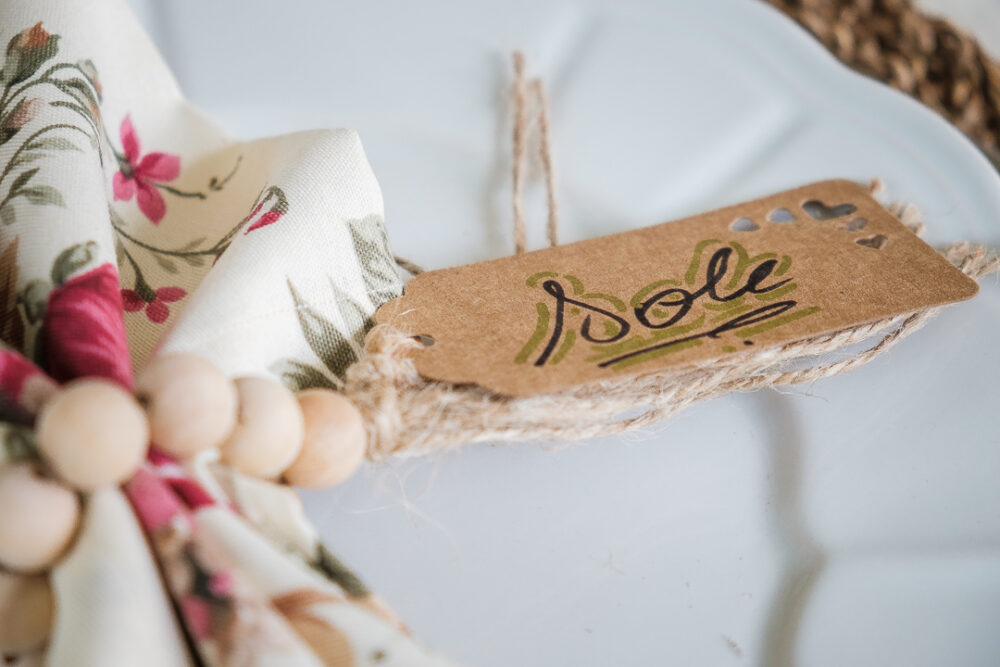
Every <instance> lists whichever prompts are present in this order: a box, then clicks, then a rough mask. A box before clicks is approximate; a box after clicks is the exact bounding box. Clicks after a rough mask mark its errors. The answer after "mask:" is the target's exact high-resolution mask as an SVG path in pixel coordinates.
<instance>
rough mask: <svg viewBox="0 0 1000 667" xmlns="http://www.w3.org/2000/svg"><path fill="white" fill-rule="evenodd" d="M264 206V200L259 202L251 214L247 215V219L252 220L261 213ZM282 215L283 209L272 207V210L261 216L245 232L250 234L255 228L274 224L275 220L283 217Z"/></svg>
mask: <svg viewBox="0 0 1000 667" xmlns="http://www.w3.org/2000/svg"><path fill="white" fill-rule="evenodd" d="M263 207H264V201H261V202H260V203H259V204H257V206H256V207H254V210H253V211H251V212H250V215H248V216H247V220H252V219H253V217H254V216H255V215H257V214H258V213H260V209H262V208H263ZM281 215H282V214H281V211H276V210H274V209H273V208H272V209H271V210H270V211H268V212H267V213H265V214H264V215H262V216H260V218H259V219H258V220H257V222H255V223H253V224H252V225H250V226H249V227H247V230H246V231H245V232H243V233H244V234H249V233H250V232H252V231H253V230H255V229H260V228H261V227H267V226H268V225H271V224H274V223H275V222H277V221H278V220H280V219H281Z"/></svg>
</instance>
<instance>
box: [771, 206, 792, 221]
mask: <svg viewBox="0 0 1000 667" xmlns="http://www.w3.org/2000/svg"><path fill="white" fill-rule="evenodd" d="M767 219H768V220H770V221H771V222H779V223H784V222H795V214H794V213H792V212H791V211H789V210H788V209H787V208H776V209H774V210H773V211H771V212H770V213H768V214H767Z"/></svg>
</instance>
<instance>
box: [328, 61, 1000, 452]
mask: <svg viewBox="0 0 1000 667" xmlns="http://www.w3.org/2000/svg"><path fill="white" fill-rule="evenodd" d="M514 72H515V83H514V94H513V99H514V116H515V123H514V125H515V127H514V137H513V138H514V142H513V143H514V166H513V174H512V175H513V180H514V183H515V187H514V215H515V224H514V235H515V246H516V248H517V252H523V250H524V247H523V245H522V243H523V242H524V241H523V239H524V236H525V235H524V220H523V202H521V201H520V199H521V197H522V195H523V183H522V185H521V186H518V185H517V183H518V180H519V179H521V178H523V173H524V171H523V162H524V160H525V159H526V154H527V148H526V145H525V140H524V136H525V124H526V122H527V111H526V97H527V96H526V94H525V90H526V88H525V86H524V80H523V76H524V74H523V72H524V65H523V59H522V58H520V57H519V56H518V55H515V61H514ZM538 89H539V90H540V85H539V86H538ZM536 103H537V104H538V105H539V106H540V109H539V125H540V126H541V125H543V124H544V125H545V129H544V131H543V132H541V134H543V135H545V136H543V137H541V139H540V147H539V152H540V153H544V156H540V160H541V162H542V166H543V170H544V171H546V172H549V171H551V165H552V160H551V148H550V147H549V145H548V138H547V134H548V129H547V125H548V112H547V109H546V106H547V105H546V103H545V98H544V95H538V94H537V93H536ZM542 119H544V120H542ZM545 181H546V186H547V188H548V189H549V225H550V227H551V228H552V229H551V230H550V233H549V241H550V243H551V244H552V245H555V239H556V227H557V225H558V218H557V217H556V215H555V210H554V209H555V206H554V202H555V198H554V195H553V194H552V191H551V190H552V187H553V185H552V183H553V180H552V177H551V174H550V173H546V175H545ZM871 189H872V193H873V195H874V197H875V198H876V199H878V200H879V201H882V202H885V201H886V193H885V187H884V185H883V184H882V182H881V181H875V182H873V183H872V185H871ZM886 208H887V209H888V210H889V211H890V212H891V213H892V214H893V215H895V216H897V217H898V218H899V219H900V220H901V221H902V222H903V223H904V224H906V226H907V227H909V228H910V229H911V230H912V231H913V232H914V233H916V234H920V233H921V232H922V231H923V223H922V222H921V220H920V212H919V210H918V209H917V208H916V207H915V206H913V205H903V204H898V203H895V204H894V203H890V204H887V205H886ZM518 216H521V217H520V218H519V217H518ZM518 239H520V240H518ZM941 254H942V255H943V256H944V257H945V258H946V259H948V260H949V261H950V262H952V263H953V264H954V265H955V266H957V267H958V268H959V269H960V270H961V271H962V272H964V273H965V274H966V275H968V276H970V277H972V278H980V277H982V276H985V275H986V274H989V273H991V272H993V271H996V270H997V269H1000V258H998V257H997V256H995V255H991V254H989V253H987V251H986V249H985V248H983V247H980V246H975V245H971V244H969V243H955V244H952V245H950V246H948V247H946V248H944V249H943V250H941ZM404 261H405V260H404ZM407 264H409V266H408V267H407V269H408V270H410V271H411V272H413V273H418V272H419V271H420V269H419V267H417V266H415V265H412V263H407ZM939 310H941V308H940V307H935V308H929V309H925V310H920V311H916V312H912V313H908V314H903V315H899V316H896V317H891V318H886V319H882V320H878V321H876V322H868V323H865V324H860V325H857V326H852V327H847V328H844V329H841V330H838V331H834V332H831V333H826V334H823V335H820V336H814V337H811V338H807V339H803V340H798V341H794V342H791V343H788V344H785V345H781V346H774V347H770V348H764V349H760V350H750V351H746V352H740V353H735V354H730V355H728V356H726V357H724V358H721V359H715V360H710V361H707V362H703V363H698V364H692V365H689V366H684V367H674V368H667V369H663V370H659V371H654V372H650V373H646V374H643V375H638V376H628V377H623V378H620V379H612V380H607V381H604V382H598V383H593V384H588V385H584V386H580V387H574V388H571V389H566V390H563V391H558V392H553V393H549V394H542V395H537V396H530V397H518V398H514V397H508V396H502V395H499V394H496V393H493V392H491V391H489V390H486V389H483V388H481V387H477V386H474V385H465V384H461V385H460V384H452V383H448V382H438V381H434V380H428V379H426V378H423V377H421V375H420V374H419V373H418V372H417V370H416V367H415V365H414V363H413V360H412V358H411V357H410V356H409V355H410V354H411V353H412V352H414V351H417V350H419V349H421V348H422V346H423V344H422V343H420V342H419V341H418V340H416V339H415V338H414V337H413V336H412V332H407V331H404V330H402V329H400V328H397V327H395V326H393V324H392V323H386V324H380V325H377V326H375V327H374V328H373V329H372V330H371V331H370V332H369V334H368V336H367V338H366V340H365V355H364V356H363V357H362V358H361V359H359V360H358V361H357V362H356V363H354V364H353V365H352V366H351V367H350V368H349V369H348V371H347V380H346V384H345V386H344V392H345V394H346V396H347V397H348V398H349V399H350V400H351V401H352V402H353V403H354V404H355V405H356V406H357V407H358V409H359V410H360V411H361V413H362V415H363V416H364V418H365V421H366V425H367V429H368V456H369V458H371V459H373V460H378V459H382V458H385V457H388V456H391V455H395V456H414V455H419V454H425V453H429V452H433V451H439V450H446V449H451V448H455V447H458V446H460V445H462V444H465V443H473V442H514V441H524V440H537V439H543V440H563V441H569V440H581V439H585V438H592V437H596V436H600V435H606V434H611V433H622V432H625V431H630V430H633V429H637V428H642V427H644V426H648V425H650V424H654V423H656V422H658V421H661V420H664V419H667V418H668V417H671V416H672V415H674V414H676V413H678V412H680V411H681V410H683V409H685V408H687V407H688V406H691V405H694V404H695V403H698V402H699V401H704V400H707V399H710V398H715V397H717V396H723V395H725V394H729V393H732V392H745V391H752V390H755V389H760V388H763V387H777V386H782V385H795V384H803V383H810V382H814V381H816V380H819V379H821V378H825V377H829V376H831V375H837V374H839V373H843V372H845V371H849V370H852V369H854V368H857V367H858V366H861V365H863V364H866V363H868V362H869V361H871V360H872V359H874V358H876V357H877V356H879V355H880V354H882V353H884V352H887V351H888V350H890V349H892V348H893V347H894V346H895V345H896V344H898V343H899V342H900V341H901V340H903V339H904V338H906V337H907V336H909V335H910V334H912V333H913V332H915V331H917V330H918V329H920V328H921V327H922V326H923V325H924V324H926V323H927V321H928V320H929V319H930V318H931V317H933V316H934V315H935V314H936V313H937V312H938V311H939ZM862 343H865V344H866V345H864V346H863V349H862V350H861V351H852V350H849V349H848V348H851V347H852V346H857V345H859V344H862Z"/></svg>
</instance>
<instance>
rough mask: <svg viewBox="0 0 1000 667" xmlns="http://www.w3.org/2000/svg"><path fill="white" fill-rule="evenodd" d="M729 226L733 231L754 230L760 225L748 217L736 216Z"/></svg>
mask: <svg viewBox="0 0 1000 667" xmlns="http://www.w3.org/2000/svg"><path fill="white" fill-rule="evenodd" d="M729 228H730V229H731V230H733V231H734V232H755V231H757V230H758V229H760V227H759V226H758V225H757V223H756V222H754V221H753V220H751V219H750V218H736V219H735V220H733V224H731V225H729Z"/></svg>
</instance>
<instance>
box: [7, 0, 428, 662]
mask: <svg viewBox="0 0 1000 667" xmlns="http://www.w3.org/2000/svg"><path fill="white" fill-rule="evenodd" d="M2 17H3V22H2V24H0V39H2V40H3V41H2V43H5V44H7V47H6V51H5V53H4V54H3V63H2V70H0V91H2V92H0V166H2V167H0V168H2V171H0V223H2V224H0V337H2V341H3V346H2V347H0V417H2V419H3V420H4V423H3V425H2V428H0V442H2V444H3V446H2V447H0V465H3V462H4V461H5V460H7V459H16V458H20V457H24V456H26V455H27V454H29V453H30V450H31V443H30V442H29V440H30V436H31V432H30V429H25V428H24V427H23V426H21V425H23V424H28V423H30V422H31V420H32V419H33V416H34V415H35V414H36V413H37V411H38V409H39V407H40V406H41V404H42V403H43V402H44V400H45V398H46V397H47V396H48V395H50V394H51V393H52V391H53V390H54V389H55V387H56V386H57V383H61V382H66V381H69V380H72V379H74V378H79V377H85V376H100V377H103V378H106V379H110V380H113V381H115V382H117V383H119V384H121V385H123V386H125V387H131V386H132V378H133V372H134V371H135V370H139V369H141V368H142V367H143V366H144V364H145V363H146V362H147V360H148V359H150V358H151V356H152V355H154V354H157V353H160V352H172V351H183V352H188V353H194V354H197V355H200V356H202V357H205V358H207V359H209V360H211V361H212V362H213V363H214V364H215V365H216V366H218V367H219V368H221V369H222V370H223V371H224V372H225V373H226V374H228V375H229V376H239V375H265V376H271V377H272V378H277V379H279V380H280V381H282V382H284V383H285V384H286V385H287V386H289V387H291V388H293V389H302V388H308V387H327V388H336V387H339V386H340V385H341V384H342V377H343V372H344V370H345V368H346V367H347V366H348V365H349V364H350V363H351V362H353V361H354V360H355V359H356V358H357V357H358V355H359V354H360V352H361V345H362V340H363V337H364V334H365V332H366V330H367V328H368V327H369V326H370V318H371V317H372V315H373V313H374V311H375V309H376V308H377V307H378V306H379V305H380V304H381V303H383V302H385V301H387V300H388V299H391V298H393V297H395V296H397V295H398V294H399V293H400V290H401V283H400V280H399V278H398V276H397V273H396V271H395V263H394V261H393V257H392V254H391V252H390V250H389V247H388V243H387V239H386V235H385V231H384V228H383V224H382V199H381V193H380V191H379V188H378V184H377V182H376V180H375V177H374V175H373V174H372V172H371V169H370V167H369V166H368V163H367V161H366V159H365V155H364V151H363V149H362V147H361V142H360V140H359V138H358V136H357V135H356V134H355V133H354V132H352V131H349V130H325V131H315V132H304V133H299V134H293V135H289V136H284V137H277V138H271V139H263V140H259V141H253V142H241V141H238V140H236V139H234V138H232V137H230V136H229V135H228V134H227V133H226V132H224V131H223V130H221V129H220V128H219V127H217V126H216V125H215V124H213V123H212V122H211V121H210V120H208V119H206V118H205V117H204V116H202V115H201V114H200V113H199V112H198V111H197V110H196V109H194V108H193V107H192V106H191V105H189V104H188V103H187V102H186V101H185V100H184V98H183V97H182V95H181V93H180V91H179V89H178V87H177V84H176V82H175V81H174V80H173V78H172V76H171V75H170V72H169V71H168V70H167V68H166V66H165V65H164V63H163V62H162V60H161V59H160V58H159V56H158V55H157V53H156V52H155V50H154V48H153V46H152V45H151V43H150V42H149V40H148V38H147V37H146V36H145V35H144V34H143V31H142V30H141V28H140V27H139V25H138V23H137V22H136V20H135V19H134V17H133V16H132V15H131V13H130V11H129V10H128V8H127V6H126V5H125V3H124V2H122V1H120V0H97V1H95V2H89V3H61V2H56V1H53V0H43V1H41V2H38V1H30V0H13V2H9V3H6V4H5V6H4V8H3V10H2ZM123 492H124V493H123ZM51 581H52V586H53V590H54V596H55V600H56V610H57V611H56V618H55V622H54V628H53V631H52V634H51V636H50V641H49V644H48V646H47V649H46V650H45V651H44V652H43V653H38V652H37V651H32V652H30V654H26V655H23V656H19V657H18V659H19V660H21V661H23V664H34V662H38V661H45V662H47V663H50V664H67V665H69V664H72V665H91V664H92V665H134V664H162V665H178V664H187V663H192V664H194V663H199V662H201V663H205V664H220V665H221V664H247V665H250V664H253V665H265V664H281V665H295V664H301V665H313V664H327V665H352V664H376V663H377V664H379V665H437V664H445V663H444V662H443V661H441V660H440V659H438V658H435V657H433V656H431V655H430V654H428V653H427V652H426V651H425V650H424V649H423V648H421V647H420V646H419V645H418V644H416V643H415V642H414V641H413V640H412V639H411V638H410V637H409V636H408V634H407V632H406V631H405V629H404V628H403V626H402V624H400V623H399V622H398V620H397V619H396V618H395V616H394V615H393V614H392V613H391V611H389V610H388V609H387V607H386V606H385V605H384V604H383V603H382V602H381V601H380V600H378V598H376V597H375V596H373V595H372V593H371V592H370V591H368V589H367V588H365V587H364V585H363V584H361V582H360V580H359V579H358V578H357V577H356V576H354V575H353V574H352V573H351V572H350V571H349V570H348V569H347V568H345V567H344V566H343V564H341V563H340V561H338V560H337V559H336V558H335V557H334V556H333V555H332V554H331V553H330V552H329V551H328V550H327V549H326V547H324V546H323V545H322V544H320V542H319V540H318V538H317V536H316V533H315V531H314V530H313V529H312V527H311V526H310V525H309V523H308V521H307V520H306V519H305V517H304V515H303V513H302V509H301V505H300V504H298V502H297V498H295V496H294V493H293V492H292V491H291V490H290V489H289V488H288V487H285V486H282V485H280V484H276V483H272V482H268V481H262V480H253V479H248V478H245V477H243V476H241V475H239V474H238V473H236V472H235V471H233V470H230V469H228V468H225V467H223V466H220V465H218V464H210V463H209V462H206V461H203V460H202V461H195V462H193V463H191V464H190V465H188V466H186V467H185V466H181V465H180V464H178V463H177V462H175V461H173V460H171V459H169V458H167V457H164V456H162V455H159V454H157V453H156V452H155V451H153V452H151V454H150V459H149V461H148V462H147V463H146V464H145V465H144V466H143V467H142V468H141V469H140V470H139V471H138V473H136V475H135V476H134V477H133V478H132V479H131V480H129V481H128V482H127V483H126V484H125V485H124V487H123V489H122V490H118V489H111V488H106V489H102V490H100V491H97V492H95V493H93V494H90V495H89V497H87V498H86V499H85V510H84V516H83V522H82V527H81V530H80V533H79V534H78V535H77V537H76V540H75V542H74V544H73V547H72V548H71V550H70V551H69V553H68V554H66V555H65V556H64V557H63V559H62V560H61V561H60V562H59V563H57V564H56V566H55V567H54V569H53V570H52V572H51ZM175 610H176V612H177V613H176V614H175ZM185 633H186V637H185ZM191 647H193V648H194V650H195V651H196V653H197V656H195V655H192V654H191V652H190V651H191Z"/></svg>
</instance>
